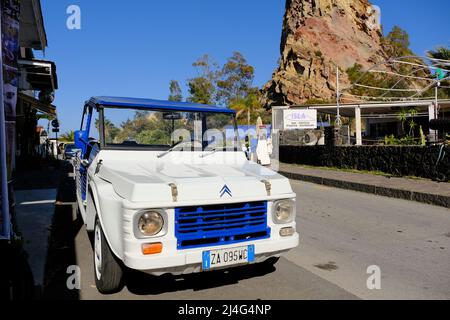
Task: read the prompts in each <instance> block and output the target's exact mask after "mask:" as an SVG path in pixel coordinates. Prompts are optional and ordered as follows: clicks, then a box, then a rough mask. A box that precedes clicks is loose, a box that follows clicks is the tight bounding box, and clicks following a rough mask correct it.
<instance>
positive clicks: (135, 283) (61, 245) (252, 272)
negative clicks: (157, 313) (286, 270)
mask: <svg viewBox="0 0 450 320" xmlns="http://www.w3.org/2000/svg"><path fill="white" fill-rule="evenodd" d="M71 171H72V166H71V164H69V163H67V162H66V163H64V164H63V165H62V169H61V181H60V185H59V189H58V196H57V202H56V208H55V215H54V218H53V223H52V231H51V235H50V241H49V250H48V256H47V261H46V268H45V284H44V293H43V299H49V300H78V299H80V294H79V291H78V290H69V289H68V288H67V285H66V282H67V279H68V276H69V275H68V274H67V267H68V266H72V265H77V259H76V250H75V238H76V236H77V234H78V233H79V232H80V229H81V228H82V226H83V222H82V221H81V217H80V215H75V214H74V212H73V207H74V206H73V203H75V202H76V194H75V180H74V179H73V178H72V177H69V176H68V173H69V172H71ZM81 232H83V231H81ZM89 239H90V241H91V246H93V239H92V235H89ZM275 270H276V268H275V267H274V266H273V265H270V264H256V265H248V266H241V267H236V268H233V269H228V270H218V271H211V272H205V273H199V274H191V275H183V276H171V275H163V276H158V277H157V276H152V275H148V274H145V273H143V272H138V271H134V270H129V269H127V270H126V272H125V275H124V287H126V288H127V289H128V290H129V292H130V293H132V294H135V295H160V294H163V293H169V292H176V291H184V290H194V291H200V290H206V289H210V288H217V287H222V286H228V285H232V284H236V283H239V281H242V280H245V279H249V278H255V277H262V276H265V275H267V274H269V273H272V272H274V271H275ZM92 272H94V271H93V268H92ZM94 290H95V289H94ZM99 298H101V295H100V294H99Z"/></svg>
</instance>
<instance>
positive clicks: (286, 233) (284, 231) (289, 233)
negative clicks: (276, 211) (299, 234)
mask: <svg viewBox="0 0 450 320" xmlns="http://www.w3.org/2000/svg"><path fill="white" fill-rule="evenodd" d="M294 233H295V230H294V228H292V227H288V228H283V229H281V230H280V236H282V237H290V236H292V235H294Z"/></svg>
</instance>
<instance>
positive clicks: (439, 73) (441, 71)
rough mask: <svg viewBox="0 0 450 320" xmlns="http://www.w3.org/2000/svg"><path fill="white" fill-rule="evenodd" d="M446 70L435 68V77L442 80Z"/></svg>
mask: <svg viewBox="0 0 450 320" xmlns="http://www.w3.org/2000/svg"><path fill="white" fill-rule="evenodd" d="M445 75H446V72H445V71H444V70H442V69H439V68H438V69H437V70H436V77H437V78H438V80H442V79H444V78H445Z"/></svg>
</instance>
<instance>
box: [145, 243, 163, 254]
mask: <svg viewBox="0 0 450 320" xmlns="http://www.w3.org/2000/svg"><path fill="white" fill-rule="evenodd" d="M162 249H163V245H162V243H161V242H158V243H146V244H143V245H142V253H143V254H144V255H149V254H157V253H161V252H162Z"/></svg>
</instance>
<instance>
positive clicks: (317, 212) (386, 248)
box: [46, 181, 450, 300]
mask: <svg viewBox="0 0 450 320" xmlns="http://www.w3.org/2000/svg"><path fill="white" fill-rule="evenodd" d="M291 183H292V186H293V188H294V191H295V192H296V193H297V197H298V205H297V222H298V231H299V233H300V235H301V245H300V246H299V247H298V248H296V249H294V250H292V251H290V252H288V253H287V254H285V255H284V257H283V258H282V259H281V260H280V261H279V263H278V264H277V265H276V266H275V268H269V269H264V268H261V267H258V266H246V267H239V268H236V269H232V270H231V271H228V272H224V271H215V272H210V273H202V274H196V275H190V276H185V277H153V276H149V275H146V274H142V273H139V272H130V273H128V274H127V275H126V280H125V287H124V289H123V290H122V291H121V292H119V293H117V294H113V295H102V294H100V293H99V292H98V291H97V289H96V288H95V281H94V269H93V261H92V259H93V258H92V244H91V241H90V239H89V237H88V235H87V233H86V231H85V229H84V227H82V225H81V223H80V221H79V220H77V221H75V222H72V223H73V228H72V230H73V232H72V233H71V232H61V231H59V233H60V234H63V235H60V237H61V236H63V237H65V239H64V241H62V240H61V239H57V240H56V241H54V242H55V243H53V245H51V248H53V249H52V250H51V253H50V256H51V259H50V261H51V263H48V264H47V269H48V270H47V271H48V272H47V285H48V286H47V293H46V298H48V299H83V300H85V299H87V300H89V299H103V300H110V299H167V300H182V299H194V300H196V299H213V300H224V299H450V211H449V210H448V209H445V208H441V207H434V206H429V205H423V204H418V203H415V202H410V201H406V200H397V199H391V198H385V197H379V196H375V195H369V194H364V193H359V192H353V191H346V190H340V189H334V188H328V187H324V186H319V185H314V184H309V183H303V182H298V181H292V182H291ZM66 187H67V185H66ZM67 199H72V198H71V197H69V198H67ZM61 205H62V206H64V208H66V210H65V211H64V212H65V215H71V216H72V217H71V218H75V217H76V209H75V203H73V202H62V203H61ZM61 214H62V213H61ZM66 218H67V217H66ZM57 219H62V218H61V216H60V217H59V218H58V216H57ZM62 220H64V221H65V222H67V219H62ZM65 224H67V223H65ZM56 227H57V226H56ZM54 228H55V226H54ZM55 250H56V252H55ZM58 250H61V251H62V252H65V253H66V254H65V255H64V257H63V259H62V258H61V257H59V258H58V255H60V253H58ZM67 253H70V254H69V255H67ZM70 264H76V265H78V266H79V267H80V270H81V288H80V290H72V291H69V290H67V289H66V285H65V281H66V279H67V277H68V275H67V273H66V269H67V266H68V265H70ZM373 265H376V266H378V267H379V269H380V271H381V289H379V290H378V289H375V290H369V289H368V288H367V279H368V277H369V276H370V274H368V273H367V268H368V267H369V266H373Z"/></svg>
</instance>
